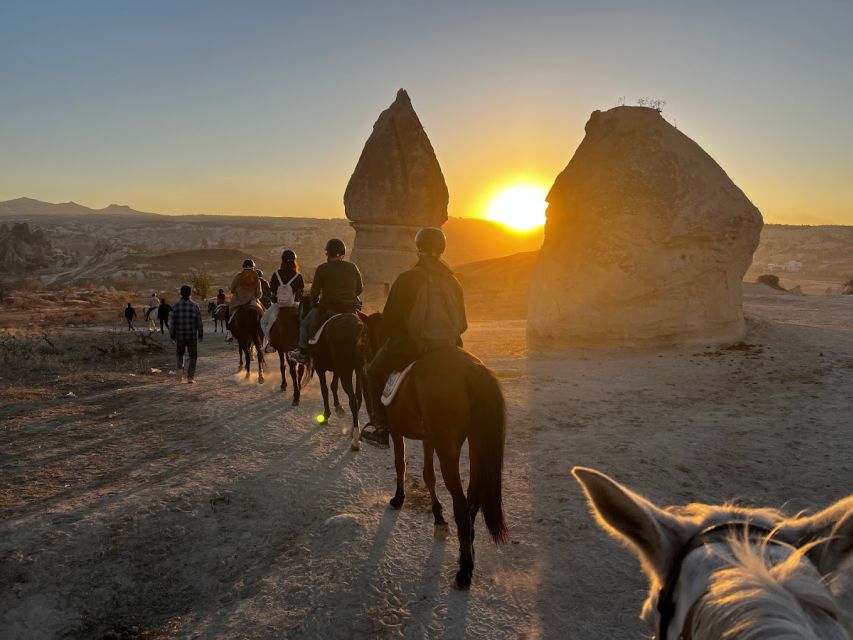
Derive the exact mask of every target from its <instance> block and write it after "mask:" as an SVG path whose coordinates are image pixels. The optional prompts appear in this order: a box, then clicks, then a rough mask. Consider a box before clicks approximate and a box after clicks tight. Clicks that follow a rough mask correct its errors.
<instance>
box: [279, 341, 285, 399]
mask: <svg viewBox="0 0 853 640" xmlns="http://www.w3.org/2000/svg"><path fill="white" fill-rule="evenodd" d="M278 369H279V371H281V392H282V393H284V392H285V391H287V368H286V367H285V366H284V350H282V351H279V352H278Z"/></svg>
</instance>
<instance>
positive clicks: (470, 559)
mask: <svg viewBox="0 0 853 640" xmlns="http://www.w3.org/2000/svg"><path fill="white" fill-rule="evenodd" d="M438 461H439V463H440V464H441V477H442V478H444V485H445V486H446V487H447V490H448V491H449V492H450V495H451V497H452V498H453V518H454V520H456V532H457V535H458V536H459V571H457V572H456V586H458V587H459V588H460V589H467V588H468V587H470V586H471V576H472V575H473V573H474V543H473V541H472V539H471V529H472V528H473V527H472V523H471V510H470V508H469V507H468V500H467V499H466V498H465V491H464V490H463V489H462V479H461V478H460V477H459V449H458V448H456V447H454V450H450V451H443V450H439V451H438Z"/></svg>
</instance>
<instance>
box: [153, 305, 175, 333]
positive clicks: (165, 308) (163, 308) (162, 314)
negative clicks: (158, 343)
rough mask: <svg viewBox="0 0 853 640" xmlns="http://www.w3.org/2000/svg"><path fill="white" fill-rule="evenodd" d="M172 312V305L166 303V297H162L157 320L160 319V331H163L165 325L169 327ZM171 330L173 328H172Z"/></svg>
mask: <svg viewBox="0 0 853 640" xmlns="http://www.w3.org/2000/svg"><path fill="white" fill-rule="evenodd" d="M171 312H172V307H171V306H170V305H168V304H166V298H161V299H160V305H159V306H158V307H157V320H159V321H160V333H163V326H164V325H165V327H166V329H169V314H170V313H171ZM170 331H171V329H170Z"/></svg>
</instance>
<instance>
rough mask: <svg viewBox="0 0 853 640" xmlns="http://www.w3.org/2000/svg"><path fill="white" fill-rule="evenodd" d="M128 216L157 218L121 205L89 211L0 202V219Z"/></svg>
mask: <svg viewBox="0 0 853 640" xmlns="http://www.w3.org/2000/svg"><path fill="white" fill-rule="evenodd" d="M93 215H97V216H128V217H139V216H142V217H146V218H150V217H151V216H157V214H156V213H146V212H144V211H137V210H135V209H131V208H130V207H128V206H127V205H123V204H111V205H109V206H106V207H104V208H103V209H91V208H89V207H85V206H83V205H82V204H77V203H76V202H60V203H52V202H42V201H41V200H34V199H33V198H16V199H14V200H5V201H3V202H0V218H15V219H18V220H28V219H31V218H44V217H74V216H93Z"/></svg>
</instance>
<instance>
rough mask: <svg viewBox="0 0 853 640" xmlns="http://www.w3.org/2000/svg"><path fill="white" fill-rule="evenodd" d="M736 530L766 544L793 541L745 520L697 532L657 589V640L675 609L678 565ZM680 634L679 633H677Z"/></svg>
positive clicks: (664, 636) (664, 638)
mask: <svg viewBox="0 0 853 640" xmlns="http://www.w3.org/2000/svg"><path fill="white" fill-rule="evenodd" d="M738 533H745V534H746V536H747V539H754V538H758V537H760V538H761V539H762V540H764V542H765V543H768V544H776V545H780V546H785V547H794V543H793V542H792V541H790V540H785V539H784V538H783V537H781V536H779V535H778V532H777V531H775V530H774V529H770V528H767V527H764V526H762V525H758V524H754V523H752V522H748V521H745V522H726V523H723V524H715V525H712V526H710V527H708V528H706V529H703V530H701V531H699V532H698V533H696V534H695V535H694V536H693V537H692V538H690V539H689V540H688V541H687V542H685V543H684V545H683V546H682V547H681V549H679V551H678V553H677V554H676V556H675V559H674V561H673V563H672V568H671V569H670V570H669V573H668V574H667V576H666V581H665V582H664V583H663V586H662V587H661V589H660V591H659V592H658V606H657V609H658V614H659V618H660V619H659V622H658V632H657V635H656V636H655V639H656V640H669V626H670V625H671V624H672V621H673V619H674V618H675V613H676V602H675V589H676V587H677V586H678V579H679V577H680V576H681V566H682V565H683V564H684V561H685V560H686V559H687V556H688V555H690V553H692V552H693V551H695V550H696V549H699V548H700V547H702V546H704V545H706V544H712V543H715V542H725V541H726V540H727V539H729V538H731V536H732V535H737V534H738ZM700 597H701V596H700ZM679 637H682V636H681V635H679Z"/></svg>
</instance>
